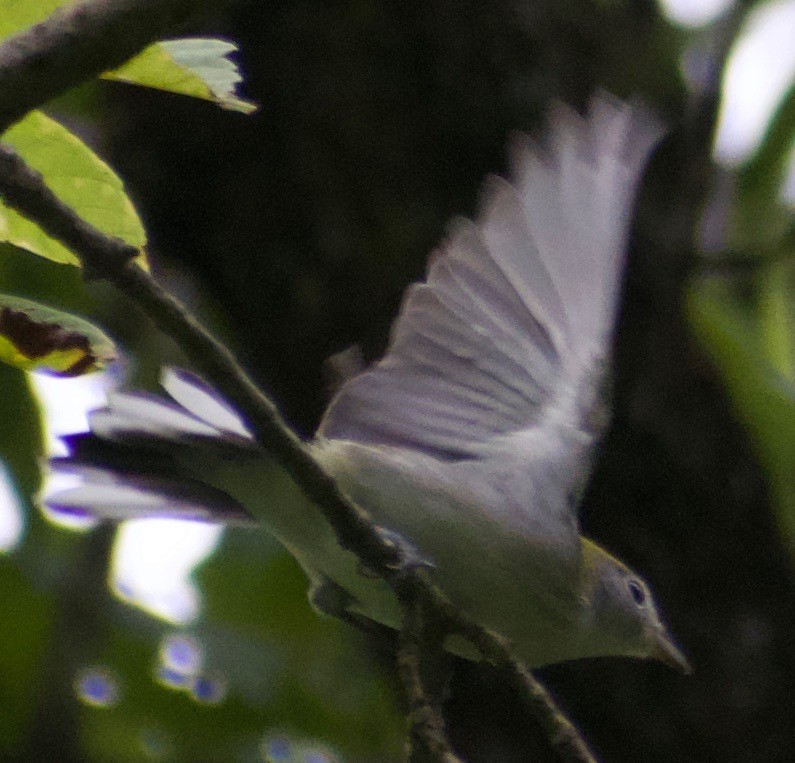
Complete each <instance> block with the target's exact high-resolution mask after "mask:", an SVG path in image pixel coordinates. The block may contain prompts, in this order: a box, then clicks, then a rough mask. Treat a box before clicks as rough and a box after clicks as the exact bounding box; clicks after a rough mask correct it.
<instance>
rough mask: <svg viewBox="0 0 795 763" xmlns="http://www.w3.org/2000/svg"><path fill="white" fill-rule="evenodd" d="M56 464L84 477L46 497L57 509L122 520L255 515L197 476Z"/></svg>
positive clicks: (229, 519) (238, 520)
mask: <svg viewBox="0 0 795 763" xmlns="http://www.w3.org/2000/svg"><path fill="white" fill-rule="evenodd" d="M53 466H54V467H55V468H56V469H57V470H59V471H61V472H67V473H70V474H73V475H76V476H78V477H81V478H82V479H83V484H82V485H80V486H79V487H75V488H70V489H68V490H62V491H60V492H59V493H56V494H55V495H53V496H50V497H49V498H47V499H46V503H47V505H48V506H49V507H50V508H51V509H53V510H54V511H59V512H64V513H69V514H85V515H90V516H94V517H97V518H99V519H107V520H110V521H122V520H128V519H154V518H159V519H164V518H167V519H191V520H198V521H205V522H223V523H225V524H252V523H253V522H254V520H253V519H252V518H251V516H250V515H249V514H248V512H247V511H246V510H245V509H244V508H243V506H241V505H240V504H239V503H238V502H237V501H235V500H234V499H232V498H230V497H229V496H228V495H227V494H226V493H223V492H222V491H220V490H216V489H215V488H212V487H210V486H209V485H205V484H203V483H201V482H197V481H194V480H185V479H181V480H169V479H161V478H158V477H153V476H150V475H143V474H120V473H119V472H115V471H112V470H108V469H102V468H100V467H97V466H94V465H92V464H87V465H85V464H80V463H79V462H77V461H75V460H74V459H71V458H66V459H57V460H56V461H55V462H54V464H53Z"/></svg>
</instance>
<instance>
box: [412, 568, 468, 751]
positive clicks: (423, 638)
mask: <svg viewBox="0 0 795 763" xmlns="http://www.w3.org/2000/svg"><path fill="white" fill-rule="evenodd" d="M414 585H420V586H421V583H420V581H419V579H415V581H414ZM445 636H446V628H445V627H444V623H443V622H442V620H441V618H439V616H438V612H434V611H433V609H432V607H431V606H429V602H428V600H427V597H426V596H425V595H424V591H423V590H422V589H419V590H415V591H414V592H413V593H411V594H410V595H408V596H407V597H406V598H405V599H404V601H403V625H402V627H401V629H400V634H399V638H398V652H397V666H398V671H399V673H400V677H401V680H402V682H403V686H404V688H405V691H406V695H407V699H408V702H409V722H410V724H411V725H410V730H409V738H408V759H409V763H462V761H461V759H460V758H459V757H458V756H457V755H456V754H455V753H454V752H453V749H452V747H451V746H450V743H449V741H448V740H447V734H446V731H445V724H444V715H443V712H442V700H443V695H444V693H445V691H446V688H447V687H446V678H447V676H446V675H444V676H443V677H440V676H439V675H438V674H439V673H440V672H441V673H443V672H444V667H445V665H446V661H447V656H446V655H445V653H444V639H445Z"/></svg>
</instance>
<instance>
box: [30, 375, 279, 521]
mask: <svg viewBox="0 0 795 763" xmlns="http://www.w3.org/2000/svg"><path fill="white" fill-rule="evenodd" d="M162 384H163V387H164V389H165V390H166V392H167V393H168V394H169V396H170V398H171V399H167V398H164V397H158V396H155V395H149V394H146V393H141V392H113V393H111V394H110V395H109V396H108V402H107V405H106V406H105V407H103V408H99V409H97V410H95V411H92V412H91V413H90V414H89V425H90V430H91V431H90V432H87V433H83V434H76V435H70V436H67V437H65V438H64V442H65V444H66V446H67V448H68V451H69V455H68V456H66V457H62V458H54V459H52V461H51V466H52V469H53V470H54V472H55V473H61V474H63V473H65V474H69V475H73V476H75V477H77V478H78V482H79V484H78V486H77V487H71V488H68V489H66V490H62V491H60V492H57V493H54V494H53V495H49V496H46V497H45V498H44V502H45V503H46V504H47V505H48V506H49V507H50V508H51V509H53V510H54V511H56V512H62V513H63V512H66V513H71V514H83V515H90V516H95V517H98V518H101V519H109V520H125V519H139V518H154V517H160V518H178V519H195V520H202V521H210V522H223V523H226V524H228V523H233V524H240V523H243V524H249V523H252V522H253V521H254V520H253V518H252V517H251V515H250V514H249V512H248V511H247V510H246V508H245V507H244V506H243V504H242V503H241V502H240V501H238V500H237V499H235V498H233V497H232V496H230V495H229V494H228V493H227V492H226V491H224V490H222V489H220V488H219V487H217V486H213V485H212V482H213V480H211V479H204V478H203V477H205V476H209V472H208V471H207V469H211V467H212V464H219V463H234V462H246V461H252V460H253V461H255V462H257V463H258V464H259V465H260V466H261V464H262V459H263V455H262V451H261V450H259V449H258V448H257V447H256V444H255V442H254V440H253V438H252V436H251V433H250V432H249V431H248V429H247V427H246V425H245V422H244V421H243V420H242V419H241V418H240V416H239V415H238V414H237V413H236V412H235V411H234V410H232V409H231V408H230V407H229V406H228V405H227V404H226V403H225V402H223V401H222V400H220V399H219V397H218V396H217V395H216V394H215V393H213V392H212V391H211V390H210V389H209V388H208V387H206V385H205V384H204V383H203V382H202V381H201V380H200V379H198V378H197V377H195V376H193V375H192V374H189V373H188V372H186V371H182V370H175V369H170V370H167V371H166V372H165V373H164V375H163V379H162ZM205 466H206V469H205Z"/></svg>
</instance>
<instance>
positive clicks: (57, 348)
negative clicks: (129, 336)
mask: <svg viewBox="0 0 795 763" xmlns="http://www.w3.org/2000/svg"><path fill="white" fill-rule="evenodd" d="M115 357H116V351H115V347H114V344H113V342H112V341H111V340H110V339H109V338H108V337H107V336H106V335H105V334H103V333H102V332H101V331H100V330H99V329H98V328H97V327H96V326H94V325H93V324H91V323H89V322H88V321H86V320H83V319H82V318H78V317H76V316H74V315H70V314H69V313H65V312H62V311H61V310H56V309H54V308H52V307H45V306H44V305H40V304H39V303H37V302H32V301H31V300H28V299H21V298H20V297H12V296H9V295H7V294H0V360H3V361H4V362H6V363H8V364H9V365H12V366H16V367H17V368H21V369H23V370H26V371H29V370H43V371H49V372H50V373H53V374H55V375H57V376H79V375H81V374H85V373H88V372H89V371H96V370H98V369H100V368H102V367H103V366H105V365H107V363H109V362H110V361H112V360H113V359H114V358H115Z"/></svg>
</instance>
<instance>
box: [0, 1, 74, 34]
mask: <svg viewBox="0 0 795 763" xmlns="http://www.w3.org/2000/svg"><path fill="white" fill-rule="evenodd" d="M70 1H71V0H36V2H29V1H28V0H0V40H3V38H5V37H10V36H11V35H13V34H16V33H17V32H20V31H22V30H23V29H27V27H30V26H33V25H34V24H38V23H39V22H40V21H43V20H44V19H46V18H47V16H49V15H50V14H51V13H52V12H53V11H54V10H55V9H56V8H59V7H60V6H62V5H66V4H67V3H68V2H70Z"/></svg>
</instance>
